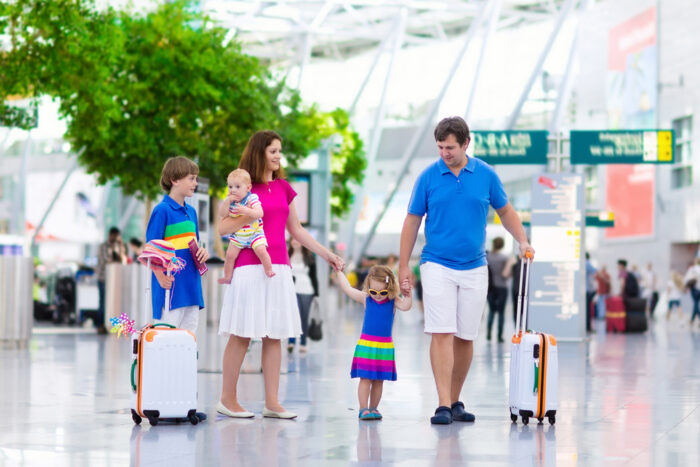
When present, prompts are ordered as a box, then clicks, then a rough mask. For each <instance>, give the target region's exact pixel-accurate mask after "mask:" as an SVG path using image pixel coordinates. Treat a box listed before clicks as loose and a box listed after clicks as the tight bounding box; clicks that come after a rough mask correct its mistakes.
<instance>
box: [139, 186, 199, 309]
mask: <svg viewBox="0 0 700 467" xmlns="http://www.w3.org/2000/svg"><path fill="white" fill-rule="evenodd" d="M193 238H196V239H197V243H199V226H198V224H197V211H195V210H194V208H193V207H192V206H190V205H189V204H187V203H185V205H184V206H180V205H179V204H178V203H177V201H175V200H174V199H172V198H171V197H170V196H169V195H165V196H164V197H163V200H162V201H161V202H160V203H158V204H157V205H156V207H155V208H154V209H153V213H151V218H150V219H149V220H148V227H147V228H146V241H147V242H150V241H151V240H153V239H159V240H167V241H169V242H171V243H172V244H173V246H174V247H175V254H176V255H177V257H178V258H182V259H184V260H185V263H186V264H185V268H184V269H183V270H181V271H179V272H177V273H176V274H175V276H174V277H175V281H174V282H173V287H172V288H171V290H170V296H171V300H170V302H171V303H170V309H171V310H174V309H175V308H181V307H184V306H195V305H198V306H199V308H204V298H203V297H202V280H201V279H200V276H199V271H197V268H196V267H195V265H194V260H193V259H192V254H191V253H190V249H189V246H188V245H187V243H188V242H189V241H190V240H191V239H193ZM151 290H152V291H153V293H152V305H153V319H160V318H161V316H162V313H163V305H164V304H165V289H163V288H162V287H161V286H160V284H159V283H158V280H157V279H156V276H155V274H151Z"/></svg>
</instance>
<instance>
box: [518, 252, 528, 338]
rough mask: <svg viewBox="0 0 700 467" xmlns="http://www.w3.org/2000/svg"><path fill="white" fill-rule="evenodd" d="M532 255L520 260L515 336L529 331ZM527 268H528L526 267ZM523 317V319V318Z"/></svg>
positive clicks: (526, 254) (526, 255)
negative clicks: (529, 290)
mask: <svg viewBox="0 0 700 467" xmlns="http://www.w3.org/2000/svg"><path fill="white" fill-rule="evenodd" d="M531 265H532V253H530V252H529V251H528V252H527V253H525V256H523V257H521V258H520V280H519V281H518V308H517V313H516V316H515V335H516V336H517V335H520V334H524V333H525V331H526V329H527V309H528V306H527V305H528V293H527V292H528V289H529V287H530V266H531ZM526 266H527V267H526ZM521 315H522V318H521Z"/></svg>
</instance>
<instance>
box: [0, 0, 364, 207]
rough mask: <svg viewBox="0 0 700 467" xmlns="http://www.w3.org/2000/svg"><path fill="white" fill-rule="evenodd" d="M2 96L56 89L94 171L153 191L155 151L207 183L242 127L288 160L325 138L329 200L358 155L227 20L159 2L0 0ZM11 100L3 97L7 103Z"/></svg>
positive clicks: (217, 184) (233, 160) (344, 132)
mask: <svg viewBox="0 0 700 467" xmlns="http://www.w3.org/2000/svg"><path fill="white" fill-rule="evenodd" d="M3 33H4V34H6V35H7V37H9V38H10V47H9V50H6V52H5V53H4V54H3V55H1V56H0V101H3V102H4V101H5V98H6V97H7V96H9V95H13V94H14V95H23V96H34V97H39V96H41V95H49V96H52V97H54V98H56V99H58V100H59V102H60V112H61V115H62V116H63V117H64V118H66V120H67V127H68V130H67V134H66V139H67V140H68V141H69V142H70V143H71V144H72V145H73V147H75V148H83V147H84V148H85V151H84V152H83V153H82V155H81V159H80V162H81V164H82V165H83V167H85V169H86V170H87V171H88V172H90V173H95V174H97V175H98V180H99V182H100V183H105V182H107V181H109V180H117V181H118V182H119V184H120V185H121V186H122V188H123V190H124V191H125V192H126V193H136V192H139V193H141V194H142V195H143V196H144V197H147V198H154V197H155V196H156V195H157V194H158V193H159V190H160V189H159V186H158V180H159V178H160V170H161V167H162V165H163V162H164V161H165V159H167V158H168V157H171V156H173V155H180V154H182V155H187V156H190V157H193V158H195V159H196V160H197V162H198V163H199V166H200V175H201V176H204V177H207V178H209V179H210V181H211V188H212V190H213V192H214V193H216V192H217V191H219V190H221V189H222V188H223V187H224V186H225V183H226V175H227V174H228V172H229V171H230V170H231V169H233V168H235V167H236V166H237V164H238V160H239V158H240V154H241V152H242V151H243V148H244V147H245V143H246V142H247V140H248V138H249V137H250V135H251V134H252V133H253V132H255V131H256V130H259V129H263V128H272V129H275V130H277V131H278V132H279V133H280V134H281V135H282V137H283V139H284V151H285V154H286V155H287V157H288V159H289V161H290V163H291V165H292V166H295V165H296V164H298V163H299V162H300V161H301V160H302V159H303V158H304V157H306V156H307V155H308V154H309V153H310V152H311V151H313V150H315V149H317V148H319V146H320V145H321V144H322V141H323V140H324V139H326V138H330V137H333V136H334V135H339V137H337V136H336V137H335V138H336V139H339V141H341V143H340V144H338V145H335V146H333V148H332V172H333V187H332V193H331V198H332V212H333V214H335V215H342V214H343V213H344V212H347V210H348V208H349V206H350V203H351V202H352V194H351V190H350V188H349V186H348V185H349V184H350V183H360V182H361V181H362V177H363V169H364V167H365V165H366V162H365V159H364V152H363V149H362V142H361V140H360V139H359V137H358V135H357V133H355V132H353V131H352V130H351V128H350V126H349V121H348V116H347V113H346V112H344V111H343V110H341V109H337V110H334V111H332V112H330V113H324V112H321V111H319V109H318V108H317V107H316V106H305V105H304V104H303V102H302V100H301V98H300V96H299V94H298V93H297V92H296V91H294V90H291V89H289V88H288V87H287V86H285V84H284V83H283V82H276V81H275V80H273V79H272V76H271V74H270V73H269V71H268V70H267V68H266V67H265V66H264V65H263V64H262V63H260V61H258V60H257V59H256V58H254V57H251V56H248V55H246V54H244V53H243V52H242V50H241V47H240V45H239V44H237V43H236V42H233V41H232V42H230V43H228V44H226V45H224V36H225V33H226V31H225V30H223V29H222V28H218V27H214V26H213V25H212V24H211V23H210V22H209V21H208V19H207V18H205V17H203V16H202V15H201V14H199V13H196V12H192V11H191V10H190V9H188V3H187V2H185V1H176V2H168V3H164V4H162V5H160V6H158V7H157V8H156V9H155V10H153V11H150V12H148V13H144V14H136V13H134V12H130V11H116V10H113V9H111V8H107V9H103V10H98V9H96V8H95V6H94V4H93V3H92V1H91V0H43V1H42V0H16V1H13V2H11V3H3V4H2V6H0V34H3ZM8 108H9V107H8V106H5V109H6V110H7V109H8Z"/></svg>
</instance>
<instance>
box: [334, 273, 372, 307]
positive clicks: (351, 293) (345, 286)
mask: <svg viewBox="0 0 700 467" xmlns="http://www.w3.org/2000/svg"><path fill="white" fill-rule="evenodd" d="M335 278H336V282H338V287H340V290H342V291H343V292H344V293H345V295H347V296H348V297H350V298H351V299H353V300H355V301H356V302H358V303H362V304H364V303H365V300H366V299H367V294H366V293H365V292H363V291H361V290H357V289H355V288H353V287H352V286H351V285H350V282H348V278H347V277H345V274H344V273H343V272H342V271H338V272H337V273H336V274H335Z"/></svg>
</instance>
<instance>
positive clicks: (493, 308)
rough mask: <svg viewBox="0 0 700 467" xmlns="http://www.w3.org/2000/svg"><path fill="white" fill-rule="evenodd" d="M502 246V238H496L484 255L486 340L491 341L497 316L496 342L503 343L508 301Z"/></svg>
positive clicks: (504, 258)
mask: <svg viewBox="0 0 700 467" xmlns="http://www.w3.org/2000/svg"><path fill="white" fill-rule="evenodd" d="M504 245H505V242H504V241H503V237H496V238H494V239H493V242H492V243H491V251H489V252H488V253H487V254H486V261H487V262H488V268H489V281H490V282H489V289H488V293H487V295H486V301H487V302H488V304H489V316H488V321H487V325H486V340H489V341H490V340H491V327H492V326H493V319H494V317H495V316H496V315H498V335H497V337H498V342H503V322H504V321H505V310H506V302H507V301H508V281H507V279H506V278H505V277H504V275H503V274H504V271H505V269H506V263H507V262H508V257H507V256H506V255H504V254H503V253H501V250H502V249H503V246H504Z"/></svg>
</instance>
